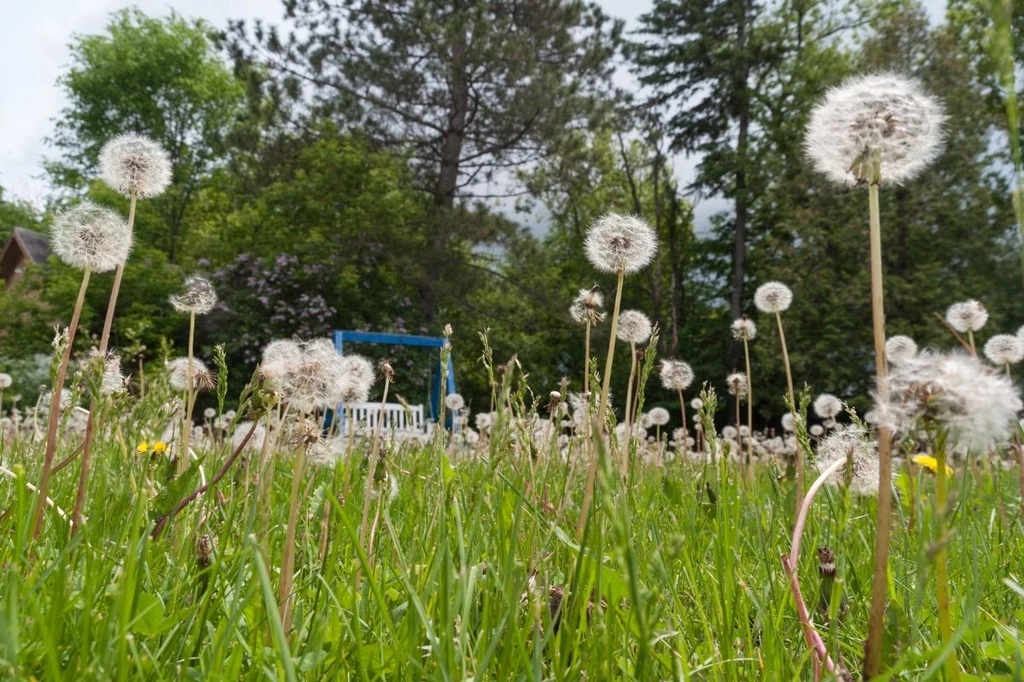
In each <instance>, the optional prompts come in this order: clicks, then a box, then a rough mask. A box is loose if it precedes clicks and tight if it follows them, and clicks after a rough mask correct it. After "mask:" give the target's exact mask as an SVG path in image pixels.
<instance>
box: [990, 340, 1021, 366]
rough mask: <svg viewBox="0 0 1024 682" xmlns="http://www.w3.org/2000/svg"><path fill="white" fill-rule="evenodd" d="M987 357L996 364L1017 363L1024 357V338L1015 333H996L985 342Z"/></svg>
mask: <svg viewBox="0 0 1024 682" xmlns="http://www.w3.org/2000/svg"><path fill="white" fill-rule="evenodd" d="M985 357H987V358H988V359H989V360H990V361H991V362H992V363H993V364H996V365H1016V364H1017V363H1018V362H1020V361H1021V360H1022V359H1024V340H1021V339H1020V337H1018V336H1015V335H1013V334H996V335H995V336H993V337H992V338H991V339H989V340H988V341H987V342H986V343H985Z"/></svg>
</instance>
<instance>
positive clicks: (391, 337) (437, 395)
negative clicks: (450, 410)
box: [334, 330, 456, 428]
mask: <svg viewBox="0 0 1024 682" xmlns="http://www.w3.org/2000/svg"><path fill="white" fill-rule="evenodd" d="M346 343H373V344H377V345H383V346H418V347H420V348H437V349H438V351H439V352H438V354H437V373H436V374H435V375H434V379H433V381H432V382H431V387H430V418H431V419H432V420H433V421H434V422H436V421H437V416H438V415H439V414H441V400H442V396H441V376H442V375H444V374H446V372H444V371H443V370H444V368H443V367H442V366H441V357H442V356H441V353H440V350H441V349H442V348H444V346H445V344H447V343H448V341H447V339H445V338H444V337H440V336H414V335H412V334H383V333H379V332H357V331H351V330H335V331H334V347H335V349H337V351H338V353H340V354H342V355H344V354H345V350H344V349H345V344H346ZM447 364H448V367H447V381H446V384H447V386H445V389H446V390H445V395H448V394H451V393H455V392H456V391H455V367H454V365H452V354H451V353H448V363H447ZM451 422H452V417H451V414H449V415H448V416H447V417H446V418H445V426H446V427H448V428H451Z"/></svg>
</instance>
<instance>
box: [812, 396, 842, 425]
mask: <svg viewBox="0 0 1024 682" xmlns="http://www.w3.org/2000/svg"><path fill="white" fill-rule="evenodd" d="M813 407H814V414H816V415H818V416H819V417H821V418H822V419H833V418H834V417H835V416H836V415H837V414H839V413H840V412H842V411H843V401H842V400H840V399H839V398H837V397H835V396H834V395H832V394H831V393H822V394H821V395H819V396H818V397H817V398H815V399H814V405H813Z"/></svg>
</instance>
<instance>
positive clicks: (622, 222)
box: [584, 213, 658, 275]
mask: <svg viewBox="0 0 1024 682" xmlns="http://www.w3.org/2000/svg"><path fill="white" fill-rule="evenodd" d="M584 248H585V249H586V252H587V259H588V260H589V261H590V262H591V264H593V266H594V267H595V268H597V269H598V270H601V271H602V272H610V273H613V274H617V273H618V272H619V271H622V272H624V273H625V274H627V275H631V274H633V273H634V272H638V271H640V270H642V269H644V268H645V267H646V266H647V265H648V264H649V263H650V262H651V260H652V259H653V258H654V254H655V253H656V252H657V250H658V236H657V235H656V234H655V233H654V230H652V229H651V226H650V225H648V224H647V222H646V221H644V220H643V219H642V218H638V217H637V216H631V215H621V214H619V213H606V214H605V215H603V216H601V217H600V218H598V219H597V220H595V221H594V224H593V225H591V226H590V229H589V230H588V231H587V238H586V240H585V241H584Z"/></svg>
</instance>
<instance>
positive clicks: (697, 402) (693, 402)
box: [690, 398, 704, 417]
mask: <svg viewBox="0 0 1024 682" xmlns="http://www.w3.org/2000/svg"><path fill="white" fill-rule="evenodd" d="M690 407H692V408H693V409H695V410H699V409H701V408H702V407H704V401H703V400H701V399H700V398H694V399H693V400H691V401H690ZM694 416H695V417H696V416H697V415H694Z"/></svg>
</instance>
